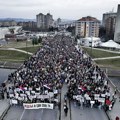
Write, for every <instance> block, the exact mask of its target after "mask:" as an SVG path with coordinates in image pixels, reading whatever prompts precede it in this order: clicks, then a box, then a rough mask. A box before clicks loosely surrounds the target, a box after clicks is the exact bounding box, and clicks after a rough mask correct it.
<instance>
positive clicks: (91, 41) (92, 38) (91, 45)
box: [91, 36, 93, 57]
mask: <svg viewBox="0 0 120 120" xmlns="http://www.w3.org/2000/svg"><path fill="white" fill-rule="evenodd" d="M92 42H93V37H92V36H91V57H92Z"/></svg>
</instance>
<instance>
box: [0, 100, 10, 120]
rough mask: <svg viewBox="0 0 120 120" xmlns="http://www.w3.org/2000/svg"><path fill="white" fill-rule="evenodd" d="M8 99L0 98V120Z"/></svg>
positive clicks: (4, 113)
mask: <svg viewBox="0 0 120 120" xmlns="http://www.w3.org/2000/svg"><path fill="white" fill-rule="evenodd" d="M9 107H10V105H9V101H8V100H7V99H4V100H0V120H2V119H3V118H4V116H5V115H6V113H7V111H8V109H9Z"/></svg>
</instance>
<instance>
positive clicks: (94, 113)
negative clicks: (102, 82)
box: [71, 103, 108, 120]
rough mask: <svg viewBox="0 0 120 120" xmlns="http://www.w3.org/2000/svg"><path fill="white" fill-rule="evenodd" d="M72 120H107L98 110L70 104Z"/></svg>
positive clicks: (101, 111)
mask: <svg viewBox="0 0 120 120" xmlns="http://www.w3.org/2000/svg"><path fill="white" fill-rule="evenodd" d="M71 118H72V120H108V118H107V116H106V114H105V112H104V111H103V110H100V109H98V108H83V109H82V108H80V106H76V107H75V106H74V105H73V103H71Z"/></svg>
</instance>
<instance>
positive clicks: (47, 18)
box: [36, 13, 53, 29]
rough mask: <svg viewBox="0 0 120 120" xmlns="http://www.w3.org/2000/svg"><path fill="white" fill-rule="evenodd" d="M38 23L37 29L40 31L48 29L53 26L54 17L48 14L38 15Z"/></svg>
mask: <svg viewBox="0 0 120 120" xmlns="http://www.w3.org/2000/svg"><path fill="white" fill-rule="evenodd" d="M36 21H37V28H40V29H48V28H49V27H51V26H53V16H52V15H50V14H49V13H47V15H44V14H42V13H40V14H38V15H36Z"/></svg>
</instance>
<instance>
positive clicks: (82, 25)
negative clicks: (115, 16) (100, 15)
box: [75, 16, 100, 37]
mask: <svg viewBox="0 0 120 120" xmlns="http://www.w3.org/2000/svg"><path fill="white" fill-rule="evenodd" d="M75 26H76V27H75V33H76V35H79V36H80V37H91V36H92V37H98V36H99V27H100V21H99V20H98V19H96V18H94V17H91V16H87V17H82V18H81V19H79V20H77V21H76V25H75Z"/></svg>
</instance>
